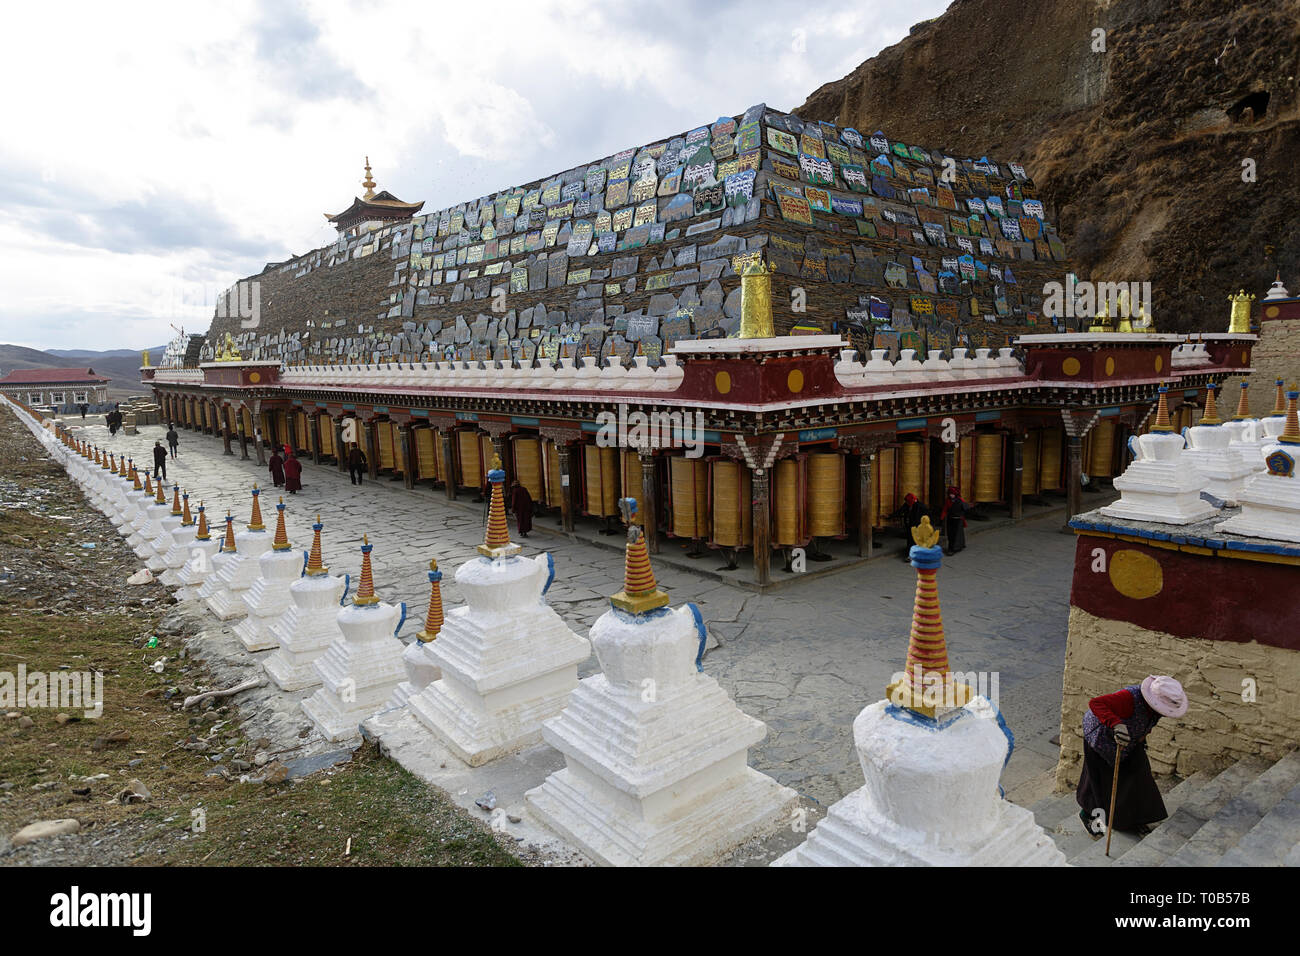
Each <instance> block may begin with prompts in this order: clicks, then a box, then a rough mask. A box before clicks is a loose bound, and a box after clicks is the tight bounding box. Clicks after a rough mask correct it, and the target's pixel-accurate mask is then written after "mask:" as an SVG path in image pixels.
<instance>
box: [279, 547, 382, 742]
mask: <svg viewBox="0 0 1300 956" xmlns="http://www.w3.org/2000/svg"><path fill="white" fill-rule="evenodd" d="M362 540H363V541H364V543H363V544H362V546H361V582H360V584H359V585H358V587H357V596H356V597H355V598H353V599H352V603H351V604H350V605H348V606H347V607H345V608H344V609H343V610H341V611H339V612H338V617H337V620H338V626H339V630H340V631H342V632H343V636H342V637H340V638H338V639H337V640H336V641H334V643H333V644H331V645H330V646H329V647H328V648H327V649H326V651H325V653H323V654H321V655H320V657H318V658H316V660H315V661H314V662H313V666H314V667H315V668H316V670H317V672H318V673H319V674H320V679H321V685H322V686H321V687H320V688H319V689H318V690H317V691H316V693H314V694H312V695H311V696H310V697H308V698H307V699H306V700H304V701H303V702H302V709H303V710H304V711H305V712H306V714H307V716H308V717H310V718H311V720H312V723H314V724H315V725H316V729H317V730H318V731H320V733H321V734H322V735H323V736H324V737H325V738H326V739H327V740H350V739H352V738H354V737H359V736H360V735H361V730H360V726H361V721H363V720H365V719H366V718H367V717H369V716H370V715H371V714H373V713H374V712H375V711H376V710H378V709H379V708H381V707H382V706H383V705H384V702H385V701H387V700H388V698H389V696H390V695H391V694H392V692H393V688H394V687H396V686H397V684H398V682H399V681H400V680H401V679H402V678H403V677H404V676H405V674H406V671H405V669H404V668H403V667H402V642H401V641H399V640H398V639H397V638H396V637H395V636H394V635H393V631H394V630H395V629H396V627H397V618H398V614H399V611H398V609H397V608H396V607H394V606H393V605H391V604H388V603H386V602H384V601H381V600H379V598H378V597H376V596H375V582H374V577H373V574H372V572H371V569H370V552H371V549H372V548H373V547H374V545H372V544H371V543H370V540H369V538H363V539H362Z"/></svg>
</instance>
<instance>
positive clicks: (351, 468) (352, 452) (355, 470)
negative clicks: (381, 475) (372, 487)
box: [348, 442, 366, 485]
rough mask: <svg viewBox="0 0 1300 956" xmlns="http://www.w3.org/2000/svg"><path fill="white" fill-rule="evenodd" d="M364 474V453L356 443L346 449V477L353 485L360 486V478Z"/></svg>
mask: <svg viewBox="0 0 1300 956" xmlns="http://www.w3.org/2000/svg"><path fill="white" fill-rule="evenodd" d="M365 473H366V453H365V452H364V451H362V450H361V446H360V445H358V444H357V443H356V442H353V443H352V447H351V448H349V449H348V477H350V478H351V479H352V483H353V484H354V485H359V484H361V477H362V476H363V475H364V474H365Z"/></svg>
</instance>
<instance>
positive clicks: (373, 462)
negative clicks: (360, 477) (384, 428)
mask: <svg viewBox="0 0 1300 956" xmlns="http://www.w3.org/2000/svg"><path fill="white" fill-rule="evenodd" d="M362 427H363V428H364V429H365V431H366V463H367V464H368V465H369V466H370V480H371V481H378V480H379V421H378V419H372V420H370V421H368V422H365V423H363V424H362Z"/></svg>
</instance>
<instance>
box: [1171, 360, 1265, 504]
mask: <svg viewBox="0 0 1300 956" xmlns="http://www.w3.org/2000/svg"><path fill="white" fill-rule="evenodd" d="M1217 387H1218V386H1216V385H1214V384H1213V383H1211V384H1210V385H1207V386H1206V387H1205V410H1204V412H1203V413H1202V414H1201V420H1200V422H1199V423H1198V424H1196V425H1193V426H1192V427H1191V428H1188V429H1187V432H1186V434H1187V443H1188V445H1189V446H1190V447H1188V448H1187V449H1186V450H1185V451H1184V452H1183V457H1184V458H1186V459H1187V460H1188V461H1190V462H1191V463H1192V464H1193V465H1195V466H1196V470H1197V471H1199V472H1200V473H1201V474H1202V475H1204V476H1205V477H1206V478H1207V479H1209V484H1208V485H1207V486H1206V489H1205V490H1206V491H1208V492H1209V493H1210V494H1212V495H1213V496H1214V497H1216V498H1220V499H1222V500H1223V501H1224V502H1225V503H1227V504H1228V505H1229V506H1236V504H1237V498H1238V497H1239V496H1240V495H1241V492H1242V490H1243V489H1244V488H1245V487H1246V479H1247V478H1249V477H1250V476H1251V475H1253V474H1254V473H1255V469H1254V468H1252V467H1251V466H1250V465H1248V464H1246V463H1245V461H1243V460H1242V458H1241V455H1240V454H1238V453H1236V452H1234V451H1232V450H1230V448H1229V447H1228V446H1229V445H1230V444H1231V442H1232V433H1231V432H1230V431H1228V429H1227V428H1226V427H1225V425H1224V423H1223V422H1222V421H1221V420H1220V419H1219V412H1218V407H1217V406H1216V405H1215V402H1214V391H1215V389H1216V388H1217Z"/></svg>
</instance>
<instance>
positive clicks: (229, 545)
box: [221, 511, 236, 554]
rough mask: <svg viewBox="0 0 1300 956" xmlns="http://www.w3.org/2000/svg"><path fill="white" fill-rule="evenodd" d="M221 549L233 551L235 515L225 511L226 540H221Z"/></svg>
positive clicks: (231, 552) (232, 552)
mask: <svg viewBox="0 0 1300 956" xmlns="http://www.w3.org/2000/svg"><path fill="white" fill-rule="evenodd" d="M221 550H222V551H225V552H229V553H230V554H234V553H235V550H236V549H235V516H234V515H232V514H231V513H230V512H229V511H227V512H226V540H225V541H222V542H221Z"/></svg>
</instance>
